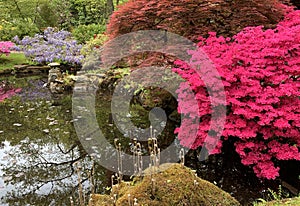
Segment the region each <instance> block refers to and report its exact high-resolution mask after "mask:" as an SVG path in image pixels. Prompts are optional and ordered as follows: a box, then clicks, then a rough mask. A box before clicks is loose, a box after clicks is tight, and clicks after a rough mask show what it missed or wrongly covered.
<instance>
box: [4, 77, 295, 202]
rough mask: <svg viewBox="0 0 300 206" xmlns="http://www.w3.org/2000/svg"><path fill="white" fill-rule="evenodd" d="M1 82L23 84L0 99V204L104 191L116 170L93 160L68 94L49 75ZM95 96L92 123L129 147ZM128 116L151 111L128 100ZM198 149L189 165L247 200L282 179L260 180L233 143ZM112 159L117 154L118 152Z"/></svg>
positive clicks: (169, 135)
mask: <svg viewBox="0 0 300 206" xmlns="http://www.w3.org/2000/svg"><path fill="white" fill-rule="evenodd" d="M0 81H7V82H9V83H10V84H11V85H12V86H13V87H14V88H21V91H20V92H18V93H17V94H16V95H15V96H14V97H12V98H10V99H6V100H5V101H4V102H1V103H0V111H1V121H0V198H1V200H0V203H1V205H3V206H4V205H22V206H24V205H35V206H39V205H70V204H71V200H70V198H71V199H72V200H73V201H74V205H79V201H80V197H81V198H84V199H85V200H83V201H85V202H87V200H88V197H89V194H90V193H91V192H96V193H105V192H107V191H108V189H109V188H108V187H110V185H111V175H112V174H113V172H111V171H109V170H107V169H105V168H103V167H102V166H101V165H100V164H98V163H97V161H95V159H94V158H93V155H90V153H87V151H86V150H85V149H86V148H85V147H84V146H83V145H82V142H81V141H80V139H79V138H78V134H77V133H76V130H75V128H74V125H75V123H76V122H78V121H79V122H80V121H81V120H80V118H81V117H80V116H74V114H73V113H72V94H65V95H63V96H61V97H60V98H59V100H57V99H55V100H54V99H53V98H52V96H51V94H50V92H49V91H48V88H45V87H43V85H44V84H45V82H46V81H47V76H30V77H29V76H28V77H14V76H12V77H0ZM95 102H96V103H95V112H96V119H97V124H98V125H99V127H100V129H101V131H102V132H103V133H104V135H105V137H106V138H107V140H108V141H109V142H110V143H111V144H112V145H113V144H114V139H115V138H118V139H119V141H120V142H121V143H122V147H123V150H124V151H126V152H127V153H130V151H131V150H132V144H133V143H132V141H131V140H130V139H129V138H128V135H130V134H127V136H126V135H123V134H122V133H121V132H120V131H119V129H118V128H117V126H116V125H114V124H113V121H112V117H111V111H110V108H111V97H110V95H109V94H100V93H98V94H97V96H96V101H95ZM130 118H131V120H132V121H133V122H134V124H135V125H138V126H139V127H142V128H148V127H149V125H150V122H149V120H148V112H147V111H146V110H144V109H143V108H142V107H140V106H139V105H131V108H130ZM178 124H179V123H178V122H172V121H170V120H169V119H168V120H167V122H164V123H163V126H164V127H165V129H164V130H163V133H162V134H161V135H160V136H159V138H158V139H159V145H160V147H161V148H162V149H163V148H164V147H167V146H168V144H170V142H172V141H174V140H175V139H176V137H175V135H174V132H173V131H174V129H175V127H176V126H178ZM131 135H134V131H132V134H131ZM198 154H199V151H197V150H195V151H189V152H188V154H187V155H186V164H187V165H188V166H189V167H191V168H194V169H196V170H197V173H198V175H199V176H200V177H202V178H204V179H208V180H209V181H211V182H213V183H215V184H216V185H217V186H219V187H220V188H222V189H224V190H225V191H227V192H229V193H230V194H231V195H233V196H234V197H235V198H237V199H238V200H239V201H240V202H241V203H242V204H244V205H247V204H250V203H251V202H253V201H254V200H255V199H256V198H261V197H264V195H265V194H266V191H267V188H272V189H276V188H278V185H279V184H280V182H279V181H269V182H268V181H260V180H258V179H257V178H256V177H255V175H254V174H253V172H252V170H251V169H249V168H246V167H244V166H242V165H241V164H240V161H239V159H238V157H237V156H236V154H235V153H234V149H233V148H232V147H231V146H230V144H228V145H227V146H226V145H225V147H224V153H223V154H220V155H217V156H215V157H210V158H209V160H206V161H204V162H199V161H198ZM112 159H115V161H117V154H114V155H112ZM297 172H298V171H297ZM127 179H128V177H127ZM81 188H82V191H81Z"/></svg>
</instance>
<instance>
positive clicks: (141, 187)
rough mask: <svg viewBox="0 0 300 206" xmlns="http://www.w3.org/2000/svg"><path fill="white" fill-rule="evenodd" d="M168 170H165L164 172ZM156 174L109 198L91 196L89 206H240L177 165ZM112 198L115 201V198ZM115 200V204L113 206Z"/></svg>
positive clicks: (119, 187)
mask: <svg viewBox="0 0 300 206" xmlns="http://www.w3.org/2000/svg"><path fill="white" fill-rule="evenodd" d="M165 167H167V169H165V170H164V169H163V168H165ZM158 170H159V172H158V173H154V174H152V175H150V174H149V170H148V175H145V176H144V177H143V178H140V179H139V178H135V179H134V180H133V181H132V182H122V183H121V184H120V185H116V186H114V188H113V189H112V192H111V194H110V195H92V196H91V200H90V203H89V206H100V205H102V206H103V205H114V204H115V205H117V206H119V205H133V203H134V199H135V198H136V200H137V203H138V205H144V206H146V205H149V206H150V205H151V206H156V205H157V206H162V205H166V206H170V205H181V206H182V205H186V206H188V205H190V206H196V205H201V206H216V205H222V206H226V205H228V206H229V205H230V206H234V205H240V203H239V202H238V201H237V200H235V199H234V198H233V197H231V196H230V195H229V194H228V193H227V192H225V191H223V190H221V189H220V188H218V187H216V186H215V185H214V184H212V183H210V182H208V181H206V180H203V179H201V178H199V177H197V176H196V175H195V172H194V171H192V170H191V169H189V168H187V167H184V166H181V165H180V164H171V165H170V164H168V165H166V164H164V165H161V166H160V167H159V168H158ZM114 197H115V198H114ZM114 199H115V203H114Z"/></svg>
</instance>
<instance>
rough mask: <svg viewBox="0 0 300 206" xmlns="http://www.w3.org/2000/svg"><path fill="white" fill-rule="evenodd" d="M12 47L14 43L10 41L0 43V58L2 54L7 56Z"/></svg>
mask: <svg viewBox="0 0 300 206" xmlns="http://www.w3.org/2000/svg"><path fill="white" fill-rule="evenodd" d="M13 46H14V43H12V42H10V41H0V56H1V55H2V54H5V55H9V54H10V49H11V48H12V47H13Z"/></svg>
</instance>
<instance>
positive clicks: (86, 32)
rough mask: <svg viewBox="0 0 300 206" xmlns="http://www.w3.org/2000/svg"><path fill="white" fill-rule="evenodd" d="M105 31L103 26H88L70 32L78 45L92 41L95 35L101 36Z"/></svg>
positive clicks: (81, 26) (80, 26)
mask: <svg viewBox="0 0 300 206" xmlns="http://www.w3.org/2000/svg"><path fill="white" fill-rule="evenodd" d="M104 31H105V25H101V24H89V25H79V26H78V27H77V28H75V29H74V30H73V31H72V34H73V36H74V37H75V39H76V40H77V41H78V43H81V44H83V43H86V42H87V41H89V40H91V39H93V37H94V35H95V34H101V33H103V32H104Z"/></svg>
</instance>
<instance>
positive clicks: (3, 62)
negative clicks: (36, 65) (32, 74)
mask: <svg viewBox="0 0 300 206" xmlns="http://www.w3.org/2000/svg"><path fill="white" fill-rule="evenodd" d="M27 62H28V61H27V59H26V57H25V55H24V54H23V53H10V54H9V55H8V56H6V55H1V56H0V70H5V69H12V68H13V67H14V65H18V64H25V63H27Z"/></svg>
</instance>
